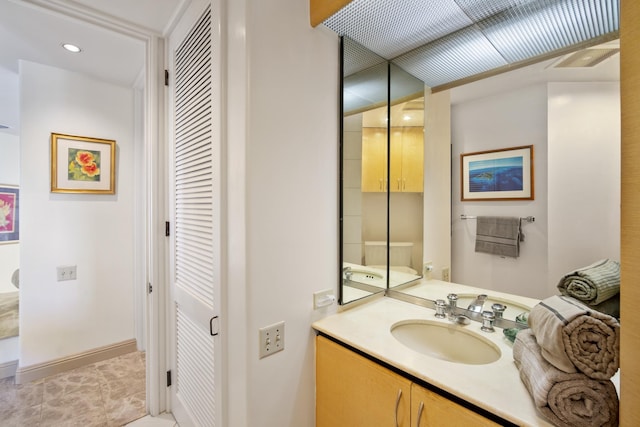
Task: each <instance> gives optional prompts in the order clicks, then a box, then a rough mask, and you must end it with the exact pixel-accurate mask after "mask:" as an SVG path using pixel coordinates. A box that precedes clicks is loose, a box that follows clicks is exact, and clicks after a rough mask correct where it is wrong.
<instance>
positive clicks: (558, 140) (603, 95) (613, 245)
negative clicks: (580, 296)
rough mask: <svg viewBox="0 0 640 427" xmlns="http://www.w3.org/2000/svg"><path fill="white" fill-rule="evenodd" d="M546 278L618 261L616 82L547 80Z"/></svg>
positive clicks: (552, 280)
mask: <svg viewBox="0 0 640 427" xmlns="http://www.w3.org/2000/svg"><path fill="white" fill-rule="evenodd" d="M548 124H549V167H548V170H549V183H550V185H549V191H548V205H549V255H548V257H549V279H550V283H549V285H550V286H551V289H550V291H556V289H555V287H556V285H557V283H558V280H559V279H560V277H562V275H564V274H565V273H567V272H568V271H570V270H571V269H575V268H579V267H584V266H586V265H589V264H591V263H593V262H595V261H597V260H600V259H603V258H610V259H614V260H617V261H619V260H620V84H619V83H617V82H615V83H551V84H549V121H548Z"/></svg>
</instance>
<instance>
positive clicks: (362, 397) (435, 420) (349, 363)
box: [316, 336, 499, 427]
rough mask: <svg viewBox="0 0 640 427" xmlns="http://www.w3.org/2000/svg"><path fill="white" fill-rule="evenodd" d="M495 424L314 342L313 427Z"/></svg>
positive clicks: (352, 355) (330, 345) (323, 340)
mask: <svg viewBox="0 0 640 427" xmlns="http://www.w3.org/2000/svg"><path fill="white" fill-rule="evenodd" d="M498 425H499V424H496V423H494V422H493V421H491V420H489V419H487V418H485V417H483V416H482V415H480V414H478V413H476V412H473V411H472V410H470V409H467V408H465V407H464V406H461V405H459V404H457V403H455V402H453V401H451V400H449V399H447V398H445V397H443V396H441V395H439V394H437V393H434V392H433V391H430V390H428V389H426V388H424V387H422V386H421V385H419V384H416V383H414V382H412V381H411V380H409V379H407V378H405V377H403V376H401V375H399V374H396V373H395V372H393V371H391V370H389V369H387V368H385V367H383V366H381V365H379V364H378V363H375V362H373V361H371V360H369V359H367V358H365V357H363V356H361V355H359V354H357V353H355V352H353V351H351V350H349V349H348V348H346V347H343V346H342V345H340V344H337V343H335V342H333V341H331V340H329V339H327V338H325V337H323V336H317V337H316V427H372V426H398V427H429V426H447V427H450V426H454V427H455V426H460V427H462V426H474V427H475V426H480V427H482V426H498Z"/></svg>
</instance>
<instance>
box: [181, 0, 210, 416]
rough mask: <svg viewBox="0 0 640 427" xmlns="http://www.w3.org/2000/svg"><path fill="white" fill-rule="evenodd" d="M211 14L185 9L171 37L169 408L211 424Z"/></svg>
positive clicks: (207, 11) (207, 9)
mask: <svg viewBox="0 0 640 427" xmlns="http://www.w3.org/2000/svg"><path fill="white" fill-rule="evenodd" d="M201 3H202V2H201ZM190 10H191V9H190ZM200 12H201V11H200ZM194 18H197V20H195V23H193V21H194ZM215 19H216V17H215V14H214V9H212V6H211V5H209V6H208V7H207V8H206V10H205V11H204V12H201V14H199V15H194V12H191V13H187V14H186V15H185V17H184V18H183V21H184V20H190V21H192V26H190V27H189V26H188V25H187V28H190V29H189V31H188V32H186V34H184V35H181V37H179V41H178V42H176V41H173V40H172V42H171V43H170V50H171V52H170V54H171V55H172V61H171V62H172V67H171V68H172V69H171V70H170V71H171V73H170V77H171V76H172V77H173V82H172V83H171V84H170V90H171V94H172V98H173V101H172V105H173V110H174V111H173V149H172V170H173V173H172V178H173V185H172V187H173V195H172V198H173V202H172V207H173V215H172V216H173V223H174V227H173V233H172V234H173V238H172V242H173V245H172V247H173V251H172V256H171V259H172V279H173V280H172V281H173V284H172V292H171V294H172V301H171V303H172V309H173V325H172V326H173V333H174V336H173V337H172V338H173V340H174V342H173V347H174V348H173V351H174V352H173V363H172V382H173V384H172V386H171V397H172V401H171V407H172V411H173V413H174V415H175V417H176V419H177V421H178V423H179V425H180V426H182V427H184V426H189V425H195V426H203V427H213V426H216V425H219V420H220V414H219V410H218V408H219V407H220V402H219V399H220V375H218V373H219V372H220V369H219V366H218V364H219V361H220V357H219V355H220V349H219V348H218V347H219V345H220V342H221V341H220V339H219V338H218V337H217V333H218V323H219V320H220V319H218V318H217V313H219V309H218V307H219V302H218V301H219V294H220V277H221V274H220V264H221V261H220V252H221V251H220V223H221V222H220V200H221V197H220V141H219V134H220V132H219V125H218V123H219V120H217V119H216V117H217V115H219V108H217V105H218V102H219V93H217V90H216V88H217V87H219V86H218V81H219V80H218V76H219V75H218V74H216V72H215V70H216V69H217V68H219V66H218V65H219V64H217V63H216V61H217V58H218V55H217V48H218V44H217V43H216V41H217V39H216V37H215V35H214V34H213V33H212V28H215V27H216V26H215V25H212V23H213V22H215ZM183 26H184V24H183ZM176 31H178V30H176ZM184 31H185V30H183V32H184ZM174 34H175V33H174ZM174 45H175V47H174Z"/></svg>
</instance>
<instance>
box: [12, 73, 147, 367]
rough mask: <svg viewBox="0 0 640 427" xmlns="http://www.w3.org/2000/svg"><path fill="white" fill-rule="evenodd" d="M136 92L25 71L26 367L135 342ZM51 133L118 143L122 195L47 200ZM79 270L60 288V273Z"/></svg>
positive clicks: (64, 196)
mask: <svg viewBox="0 0 640 427" xmlns="http://www.w3.org/2000/svg"><path fill="white" fill-rule="evenodd" d="M133 104H134V101H133V92H132V90H131V89H128V88H122V87H119V86H114V85H112V84H108V83H104V82H100V81H97V80H93V79H90V78H88V77H86V76H83V75H80V74H77V73H71V72H68V71H65V70H61V69H57V68H53V67H48V66H44V65H40V64H36V63H32V62H26V61H21V62H20V117H21V149H22V159H21V177H20V181H21V189H22V191H21V226H22V230H21V245H20V246H21V252H20V258H21V284H20V291H21V304H20V305H21V317H20V338H21V339H20V367H28V366H31V365H34V364H39V363H46V362H49V361H53V360H56V359H59V358H64V357H67V356H70V355H75V354H78V353H82V352H85V351H88V350H91V349H94V348H98V347H102V346H106V345H110V344H114V343H119V342H122V341H125V340H128V339H132V338H134V307H133V305H134V304H133V298H134V297H133V295H134V293H133V260H134V256H133V236H134V230H133V212H134V200H133V198H134V197H133V196H134V185H133V181H134V171H133V169H134V164H135V163H134V159H133V157H134V149H133V140H134V124H133V121H134V112H133ZM52 132H56V133H65V134H71V135H79V136H89V137H97V138H105V139H114V140H115V141H116V147H117V148H116V194H115V195H91V194H54V193H51V192H50V172H49V171H50V136H51V133H52ZM67 265H75V266H77V279H76V280H71V281H62V282H58V281H57V280H56V267H57V266H67Z"/></svg>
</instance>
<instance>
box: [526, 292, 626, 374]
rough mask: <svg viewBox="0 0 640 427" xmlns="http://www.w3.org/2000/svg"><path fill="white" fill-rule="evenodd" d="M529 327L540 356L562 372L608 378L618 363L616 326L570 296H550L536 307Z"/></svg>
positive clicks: (606, 316)
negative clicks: (538, 347) (534, 337)
mask: <svg viewBox="0 0 640 427" xmlns="http://www.w3.org/2000/svg"><path fill="white" fill-rule="evenodd" d="M528 323H529V326H530V327H531V330H532V331H533V333H534V334H535V336H536V339H537V341H538V344H539V345H540V347H542V356H543V357H544V358H545V359H546V360H547V361H548V362H549V363H551V364H552V365H553V366H555V367H556V368H558V369H560V370H562V371H564V372H577V371H580V372H583V373H584V374H586V375H587V376H588V377H590V378H593V379H599V380H602V379H609V378H611V377H612V376H613V375H614V374H615V373H616V372H617V371H618V367H619V364H620V324H619V323H618V321H617V320H616V319H614V318H613V317H611V316H609V315H607V314H604V313H601V312H599V311H596V310H593V309H591V308H590V307H588V306H586V305H584V304H582V303H581V302H580V301H578V300H575V299H573V298H570V297H566V296H560V295H554V296H552V297H549V298H547V299H544V300H542V301H541V302H540V303H539V304H536V305H535V306H534V307H533V308H532V309H531V312H530V313H529V319H528Z"/></svg>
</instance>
